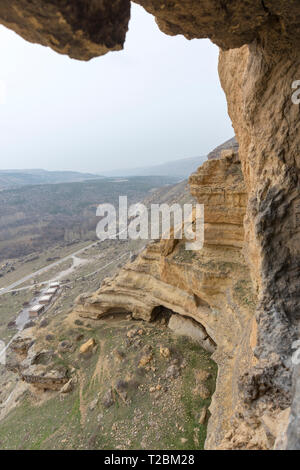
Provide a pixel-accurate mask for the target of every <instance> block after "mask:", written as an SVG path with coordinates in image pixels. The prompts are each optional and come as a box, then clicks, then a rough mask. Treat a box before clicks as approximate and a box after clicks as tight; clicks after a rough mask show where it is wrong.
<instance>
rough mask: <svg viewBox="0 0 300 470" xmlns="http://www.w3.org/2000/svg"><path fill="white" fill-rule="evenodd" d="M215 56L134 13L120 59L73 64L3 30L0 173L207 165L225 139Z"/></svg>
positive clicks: (206, 46) (227, 131) (228, 131)
mask: <svg viewBox="0 0 300 470" xmlns="http://www.w3.org/2000/svg"><path fill="white" fill-rule="evenodd" d="M217 61H218V48H217V47H216V46H214V45H213V44H212V43H211V42H209V41H208V40H193V41H187V40H186V39H185V38H183V37H182V36H177V37H169V36H166V35H164V34H163V33H162V32H161V31H159V29H158V27H157V25H156V23H155V21H154V18H153V17H152V16H150V15H149V14H147V13H146V12H145V11H144V10H143V9H142V8H141V7H138V6H137V5H133V7H132V18H131V21H130V29H129V33H128V35H127V40H126V44H125V49H124V51H122V52H112V53H109V54H107V55H106V56H104V57H99V58H96V59H93V60H92V61H90V62H80V61H75V60H72V59H69V58H68V57H66V56H61V55H59V54H56V53H55V52H53V51H52V50H50V49H48V48H45V47H42V46H39V45H34V44H30V43H28V42H26V41H24V40H23V39H22V38H20V37H19V36H17V35H16V34H15V33H13V32H11V31H9V30H7V29H5V28H4V27H2V26H0V64H1V69H0V168H1V169H8V168H45V169H47V170H78V171H92V172H97V173H101V171H105V170H110V169H115V168H129V167H136V166H145V165H146V166H148V165H151V164H153V165H155V164H158V163H161V162H166V161H168V160H175V159H180V158H185V157H194V156H197V155H204V154H206V153H208V152H209V151H210V150H212V148H213V147H215V146H216V145H218V144H220V143H222V142H223V141H224V140H226V139H228V138H230V137H232V135H233V130H232V127H231V123H230V120H229V118H228V116H227V108H226V102H225V97H224V94H223V91H222V89H221V87H220V84H219V79H218V74H217Z"/></svg>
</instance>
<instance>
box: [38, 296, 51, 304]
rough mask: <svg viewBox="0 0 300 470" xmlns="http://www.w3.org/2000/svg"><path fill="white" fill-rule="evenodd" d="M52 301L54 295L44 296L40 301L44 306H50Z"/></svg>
mask: <svg viewBox="0 0 300 470" xmlns="http://www.w3.org/2000/svg"><path fill="white" fill-rule="evenodd" d="M51 299H52V295H43V297H41V298H40V299H39V303H40V304H43V305H48V304H50V302H51Z"/></svg>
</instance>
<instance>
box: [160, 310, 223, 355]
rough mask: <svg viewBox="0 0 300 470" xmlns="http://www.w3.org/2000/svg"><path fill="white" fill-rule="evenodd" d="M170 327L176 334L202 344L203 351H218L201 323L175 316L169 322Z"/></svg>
mask: <svg viewBox="0 0 300 470" xmlns="http://www.w3.org/2000/svg"><path fill="white" fill-rule="evenodd" d="M168 327H169V328H170V329H171V330H172V331H173V332H174V333H175V334H176V335H182V336H188V337H189V338H191V339H192V340H193V341H195V342H196V343H198V344H200V346H202V347H203V349H206V350H207V351H209V352H211V353H213V352H215V350H216V345H215V344H214V342H213V341H212V340H211V338H209V336H208V334H207V332H206V331H205V329H204V328H203V326H201V325H200V324H199V323H197V322H195V321H194V320H192V319H191V318H185V317H182V316H181V315H176V314H173V315H172V316H171V318H170V320H169V323H168Z"/></svg>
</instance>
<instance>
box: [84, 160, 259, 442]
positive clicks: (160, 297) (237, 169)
mask: <svg viewBox="0 0 300 470" xmlns="http://www.w3.org/2000/svg"><path fill="white" fill-rule="evenodd" d="M190 186H191V191H192V194H193V195H194V196H195V197H196V198H197V200H198V201H199V202H200V203H204V204H205V242H204V248H203V249H202V250H200V251H187V250H186V249H185V240H161V241H160V242H153V243H150V244H149V245H148V247H147V248H146V249H145V250H144V251H143V252H142V253H141V254H140V255H139V256H138V258H137V259H135V260H134V261H133V262H132V263H129V264H127V265H126V266H125V267H124V268H123V269H122V270H121V271H120V272H119V273H118V274H117V275H116V276H115V277H114V278H112V279H106V280H105V281H104V282H103V284H102V286H101V287H100V289H99V290H98V291H97V292H96V293H94V294H91V295H87V294H83V295H82V296H80V297H79V298H78V301H77V306H76V311H77V312H78V314H79V315H80V316H81V317H84V318H93V319H97V318H102V317H105V316H106V315H110V314H118V313H124V312H126V313H131V314H132V315H133V317H134V318H139V319H144V320H146V321H155V320H156V319H157V318H159V317H161V316H165V318H166V319H167V321H169V324H170V327H171V329H172V330H174V329H175V330H176V329H177V331H178V330H179V329H181V330H182V329H184V330H185V334H187V335H189V336H191V337H193V336H194V339H196V338H195V334H196V333H195V331H194V332H192V331H191V329H193V328H194V329H195V330H197V338H198V340H200V339H201V340H202V341H201V343H200V344H201V346H202V347H204V348H205V349H207V350H208V351H210V352H214V354H213V358H214V360H215V361H216V362H217V364H218V366H219V373H218V381H217V389H216V392H215V394H214V397H213V402H212V406H211V413H212V417H211V419H210V422H209V429H210V430H213V432H211V433H210V434H209V436H210V437H209V441H208V442H209V444H208V445H209V446H210V447H211V448H216V447H217V446H218V445H220V444H221V442H222V439H223V438H224V436H225V435H226V433H227V432H228V431H229V430H230V418H231V417H232V415H233V413H234V410H235V408H236V405H237V403H238V402H239V396H240V391H239V387H238V380H237V378H238V377H239V376H240V375H241V373H242V372H244V373H246V372H247V370H248V369H249V367H251V366H252V365H253V364H254V363H255V359H254V357H253V353H252V349H251V341H252V339H251V334H252V329H253V325H254V311H255V305H256V298H255V294H254V292H253V291H252V283H251V278H250V272H249V268H248V266H247V264H246V262H245V259H244V256H243V253H242V248H243V239H244V231H243V217H244V214H245V210H246V203H247V194H246V188H245V184H244V181H243V175H242V172H241V165H240V162H239V160H238V156H237V154H233V155H230V156H225V157H223V158H221V159H219V160H210V161H207V162H205V163H204V164H203V165H202V167H200V168H199V169H198V171H197V172H196V173H195V174H193V175H192V176H191V178H190ZM178 315H180V316H181V317H182V319H183V318H190V319H192V320H193V323H192V324H189V325H186V324H185V325H178V321H177V322H176V318H177V317H178ZM170 317H171V318H170ZM176 323H177V324H176ZM174 325H175V326H174ZM201 337H202V338H201ZM198 342H200V341H198Z"/></svg>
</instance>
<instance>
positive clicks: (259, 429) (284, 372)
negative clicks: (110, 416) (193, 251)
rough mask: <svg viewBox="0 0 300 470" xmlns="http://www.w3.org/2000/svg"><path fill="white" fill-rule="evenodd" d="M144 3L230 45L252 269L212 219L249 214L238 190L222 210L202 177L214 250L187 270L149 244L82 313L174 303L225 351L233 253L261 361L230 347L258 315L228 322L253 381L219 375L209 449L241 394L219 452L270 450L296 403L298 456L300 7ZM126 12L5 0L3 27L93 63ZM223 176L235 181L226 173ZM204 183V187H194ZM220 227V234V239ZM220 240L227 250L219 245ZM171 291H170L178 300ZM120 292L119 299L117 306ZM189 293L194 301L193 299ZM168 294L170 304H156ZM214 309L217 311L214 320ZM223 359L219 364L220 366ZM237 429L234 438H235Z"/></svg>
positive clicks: (179, 28) (233, 231) (103, 1)
mask: <svg viewBox="0 0 300 470" xmlns="http://www.w3.org/2000/svg"><path fill="white" fill-rule="evenodd" d="M136 3H139V4H140V5H142V6H144V8H145V9H146V10H147V11H149V12H150V13H151V14H153V15H154V16H155V17H156V21H157V23H158V25H159V27H160V28H161V29H162V31H164V32H166V33H167V34H171V35H175V34H184V35H185V36H186V37H187V38H189V39H191V38H202V37H208V38H210V39H211V40H212V41H213V42H215V43H216V44H217V45H219V46H220V47H221V48H222V51H221V54H220V65H219V72H220V77H221V82H222V86H223V88H224V90H225V93H226V97H227V101H228V110H229V114H230V117H231V119H232V122H233V126H234V130H235V133H236V136H237V140H238V143H239V146H240V150H239V155H240V160H241V167H242V172H243V175H244V181H245V185H246V191H245V192H247V193H248V202H247V208H245V213H246V217H245V244H244V247H243V253H244V255H245V260H246V264H245V260H244V258H243V256H242V251H241V245H242V239H241V236H242V228H241V226H239V224H238V223H236V224H229V223H228V222H220V223H219V222H218V221H217V220H216V219H214V216H215V215H216V216H218V218H219V220H223V221H224V215H225V214H226V211H227V213H228V214H229V213H230V214H231V215H232V217H233V219H232V220H235V221H238V220H240V218H241V212H240V211H239V210H237V207H236V206H232V207H235V209H234V211H233V212H232V208H231V209H230V211H231V212H230V211H229V209H228V207H229V206H228V205H227V201H229V200H231V201H232V202H231V204H236V201H237V200H238V199H239V198H241V195H240V192H239V191H240V190H239V191H237V192H236V189H235V188H234V189H232V188H231V189H228V191H230V192H229V193H228V199H227V200H225V199H224V200H223V202H224V201H225V203H224V206H223V209H221V204H219V202H220V201H221V200H222V191H220V192H218V191H217V192H216V194H210V192H209V191H208V190H207V189H203V188H205V185H206V183H205V176H204V175H202V176H199V175H198V176H196V177H192V179H191V186H192V190H193V192H194V194H196V193H197V194H196V196H197V197H199V200H201V198H202V197H203V199H204V200H205V201H206V202H207V201H209V202H208V203H207V204H208V205H210V204H212V207H215V206H214V204H215V203H216V201H219V202H218V203H216V205H217V206H218V207H217V209H216V210H211V211H209V212H208V217H211V219H210V221H209V219H207V224H208V225H207V227H206V228H207V240H208V241H210V243H207V244H206V246H205V248H204V250H202V252H201V255H200V254H198V255H196V257H195V259H192V260H189V261H188V262H187V260H183V259H181V257H182V255H181V254H180V249H181V247H182V243H178V244H176V243H174V244H173V245H172V244H169V246H165V247H163V243H161V244H159V245H153V246H151V247H149V249H148V250H147V251H146V253H145V254H144V255H143V256H142V257H140V258H139V259H138V260H137V261H136V262H135V263H134V265H133V266H131V267H129V266H128V267H126V269H124V270H123V271H122V272H121V273H120V276H118V278H117V279H115V280H113V281H109V282H108V283H107V284H106V285H104V286H103V288H102V290H101V292H99V293H97V294H95V295H94V296H93V297H92V298H91V299H88V301H86V302H84V301H82V302H83V304H82V305H81V312H82V314H85V313H86V312H88V314H91V313H92V312H94V314H95V315H101V313H103V312H105V308H106V309H108V308H115V306H117V307H118V308H120V307H121V306H122V308H125V303H126V302H127V301H128V302H129V304H128V305H129V309H130V310H131V309H133V310H134V309H135V310H134V311H136V313H137V314H138V315H142V316H145V318H150V317H151V312H152V308H154V307H155V306H157V305H168V304H169V303H170V308H172V309H173V308H174V311H179V310H180V312H178V313H183V314H185V315H190V316H193V317H195V318H196V319H197V320H198V321H200V322H202V323H203V325H204V326H205V328H206V329H207V332H208V334H209V335H210V336H211V337H212V338H213V339H214V340H215V341H216V343H217V344H218V350H219V348H221V349H222V348H223V349H224V348H225V346H221V344H222V345H224V342H225V343H226V341H227V337H228V333H226V331H227V330H226V321H225V320H224V319H225V318H227V316H226V315H224V314H222V315H221V314H220V312H227V315H228V312H232V311H234V312H236V310H235V308H234V307H233V306H232V305H233V304H234V305H238V306H239V305H240V304H239V303H238V302H236V301H233V303H232V295H231V294H230V292H233V291H234V287H233V286H234V282H235V279H236V278H235V275H234V272H235V269H233V270H228V271H226V269H225V266H227V265H225V264H224V270H222V269H220V265H218V268H217V267H216V264H213V266H212V265H211V264H210V263H211V262H212V260H214V261H213V263H216V262H217V260H218V261H220V259H222V257H224V256H225V259H223V260H222V262H223V263H228V262H230V263H232V264H234V265H235V266H236V265H238V266H239V268H238V269H243V270H244V272H245V273H246V272H247V276H248V269H249V270H250V273H251V279H252V284H253V288H254V291H255V294H256V295H257V296H258V306H257V312H256V322H254V324H253V335H252V340H251V341H252V343H251V344H252V346H253V349H254V353H255V357H256V360H257V363H256V364H252V362H253V357H252V355H251V351H248V352H247V353H241V347H242V346H241V345H240V346H239V347H236V348H234V347H233V345H234V343H235V339H234V338H237V336H238V334H239V333H240V334H242V337H244V336H243V334H244V335H246V336H247V338H248V339H249V328H248V327H245V324H246V323H247V322H249V324H250V317H251V318H253V315H252V316H251V315H250V314H249V308H248V307H247V313H242V314H241V317H243V318H244V316H245V318H246V319H243V321H241V320H239V321H236V322H233V321H232V324H231V328H230V335H231V343H230V346H228V349H229V350H231V351H232V357H231V358H230V353H228V358H230V359H227V360H226V361H225V360H224V361H223V362H224V364H225V362H226V364H229V362H230V361H231V363H232V365H231V368H230V370H231V371H235V370H236V368H235V367H234V366H233V364H234V363H235V362H236V361H237V362H238V361H239V358H240V357H243V358H244V359H243V360H244V362H246V363H247V364H243V366H244V367H241V368H240V371H243V370H245V373H244V374H242V375H240V374H236V373H233V375H232V382H231V385H230V386H228V387H227V386H226V378H225V377H221V373H222V372H221V371H222V370H225V369H224V368H225V367H227V366H225V365H224V367H223V366H222V367H221V366H220V372H219V383H218V388H217V392H216V394H215V400H214V403H213V407H214V408H215V410H216V413H214V414H213V417H212V420H211V424H210V427H211V429H212V426H215V428H214V433H215V434H216V436H217V437H216V438H215V442H213V437H211V436H212V434H213V433H212V432H211V433H210V437H209V439H208V444H207V445H208V446H209V447H213V446H214V445H215V444H217V442H219V441H220V439H222V438H223V437H224V436H223V435H224V432H223V431H224V430H223V428H222V426H223V424H222V425H220V426H219V424H218V423H217V422H216V421H214V420H217V419H218V416H219V415H220V414H222V413H223V414H224V416H223V420H222V419H221V418H220V419H221V423H224V422H225V420H226V417H227V415H229V414H230V412H229V411H228V410H231V411H232V406H231V405H228V403H227V404H226V405H224V404H222V405H221V404H220V403H221V402H222V399H223V400H225V398H224V395H226V396H227V395H228V398H227V400H228V401H231V402H232V403H233V398H232V397H233V396H234V398H235V393H236V390H237V387H239V394H238V396H239V397H241V399H242V401H243V403H244V404H243V405H242V411H241V412H239V414H238V415H237V416H236V419H235V421H234V423H232V425H229V424H228V426H231V428H232V429H231V431H230V432H231V434H230V432H229V434H228V435H227V437H226V439H225V441H224V442H223V444H220V446H221V445H224V446H225V447H226V446H227V447H229V448H230V447H241V448H244V447H246V446H247V445H248V446H249V445H250V447H251V445H253V446H254V447H263V448H265V447H272V445H273V444H274V442H273V441H274V437H276V436H277V435H279V434H280V433H281V431H279V429H277V427H276V426H275V425H274V420H275V421H276V419H275V418H276V417H277V418H278V416H279V410H282V411H280V419H282V420H283V424H284V420H285V421H286V420H287V415H288V411H287V410H288V407H289V406H290V405H291V406H292V411H291V417H290V423H289V427H288V431H287V432H286V433H284V431H283V434H285V436H286V440H285V442H283V441H282V442H281V444H278V443H277V444H276V445H281V446H283V447H285V448H297V447H298V448H299V447H300V436H299V419H300V417H299V403H300V385H299V383H300V378H299V370H298V371H297V370H296V368H294V365H293V363H292V361H291V356H292V352H293V349H292V344H293V341H294V340H295V339H297V338H298V337H299V330H298V325H299V317H300V313H299V312H300V309H299V303H300V298H299V297H300V292H299V277H300V238H299V237H300V235H299V233H300V225H299V214H300V209H299V208H300V194H299V193H300V191H299V187H300V184H299V167H300V161H299V155H300V152H299V139H300V133H299V106H298V105H295V104H293V103H292V101H291V95H292V89H291V85H292V82H293V81H294V80H299V79H300V52H299V51H300V3H299V1H298V0H264V1H261V0H252V1H249V0H231V1H227V0H201V1H199V0H181V1H177V2H170V1H167V0H137V1H136ZM129 9H130V2H129V0H115V1H111V0H93V1H90V2H84V1H83V0H82V1H78V0H76V1H75V0H70V1H69V2H61V1H58V0H56V1H52V2H49V1H41V0H34V1H32V2H27V1H25V0H15V1H14V2H11V1H9V0H3V1H2V2H1V6H0V21H1V23H3V24H4V25H6V26H7V27H10V28H11V29H13V30H15V31H16V32H17V33H19V34H20V35H22V36H23V37H24V38H25V39H27V40H29V41H34V42H39V43H41V44H44V45H47V46H50V47H52V48H53V49H54V50H56V51H58V52H61V53H65V54H69V55H70V56H71V57H76V58H78V59H83V60H86V59H89V58H91V57H95V56H97V55H101V54H104V53H106V52H108V51H109V50H117V49H120V48H121V47H122V46H123V42H124V38H125V33H126V30H127V27H128V20H129V14H130V13H129ZM234 48H235V49H234ZM206 169H207V167H206ZM224 175H226V178H231V176H230V175H228V173H224ZM224 177H225V176H224ZM197 178H198V183H199V184H198V183H196V182H197ZM199 178H200V180H199ZM201 178H202V182H201ZM193 181H194V182H193ZM230 181H231V180H230ZM202 183H203V187H202ZM216 184H217V183H216ZM199 185H200V186H201V189H199V187H200V186H199ZM197 187H198V189H197ZM214 190H215V189H213V190H212V191H214ZM201 191H203V192H202V193H201ZM223 196H224V194H223ZM222 218H223V219H222ZM222 223H223V224H224V234H225V235H224V240H223V237H222V230H221V229H222V227H221V224H222ZM210 224H211V226H210ZM218 224H219V225H218ZM213 225H214V227H213ZM231 225H232V226H231ZM212 228H214V229H216V232H215V234H216V235H214V231H213V230H211V229H212ZM219 229H220V230H219ZM214 236H216V239H215V240H214ZM222 240H223V241H224V244H223V246H222V244H220V242H221V241H222ZM214 242H215V243H214ZM226 243H227V244H228V245H226ZM233 243H234V245H233ZM225 246H226V247H227V248H226V250H225V249H224V247H225ZM227 255H228V256H229V255H230V256H229V258H226V256H227ZM176 256H177V259H176ZM219 256H220V259H219V258H218V257H219ZM143 257H144V258H143ZM178 257H179V258H178ZM199 257H200V258H199ZM175 261H176V262H175ZM205 266H206V269H205V268H204V267H205ZM241 266H242V267H243V268H241ZM138 272H139V273H140V274H139V275H138V274H137V273H138ZM240 276H241V274H239V277H238V278H239V279H240ZM247 279H248V278H247ZM247 282H248V281H247ZM249 284H250V281H249ZM133 285H135V289H134V288H133ZM114 286H119V295H117V294H114V292H115V290H114ZM139 286H140V289H139ZM167 286H171V287H167ZM225 286H226V287H225ZM168 289H171V290H172V292H173V294H172V295H171V293H170V290H168ZM129 292H130V295H129ZM141 292H142V293H143V296H142V295H141ZM174 292H175V293H176V295H175V293H174ZM114 295H116V296H117V297H116V302H115V301H113V300H112V297H113V296H114ZM147 296H148V297H147ZM193 296H196V297H195V299H194V303H193V301H192V299H193V298H194V297H193ZM126 298H127V300H125V299H126ZM164 298H165V299H166V301H165V302H164V303H163V302H160V301H161V300H163V299H164ZM179 298H180V299H181V300H179ZM121 299H123V300H122V301H121ZM143 299H147V302H145V301H143ZM151 299H152V300H151ZM158 301H159V302H160V303H159V304H157V302H158ZM105 302H106V304H107V305H106V307H105ZM148 302H149V303H150V304H149V305H148ZM197 303H199V305H197ZM119 304H120V305H119ZM176 305H177V310H176V308H175V307H176ZM229 305H230V307H229ZM127 307H128V306H127ZM196 307H197V308H196ZM221 307H222V308H221ZM218 308H220V311H219V310H217V309H218ZM239 308H241V307H239ZM215 309H216V311H217V312H218V314H214V312H215ZM244 310H245V309H244ZM244 310H243V312H244ZM97 312H98V313H97ZM205 312H206V313H205ZM208 312H209V313H208ZM230 315H231V314H230ZM232 315H233V317H234V318H235V319H237V318H240V316H239V315H237V314H236V313H234V314H232ZM221 319H223V320H224V322H223V320H222V322H221ZM204 320H205V321H204ZM214 321H216V322H217V321H220V322H221V323H220V324H219V325H220V328H223V329H224V332H223V334H222V335H221V333H219V334H220V335H221V336H222V338H223V337H224V338H226V341H225V340H224V341H221V342H220V338H219V337H218V338H217V337H216V336H215V337H214V334H216V333H214V332H215V329H214V328H213V323H214ZM245 322H246V323H245ZM227 329H229V328H227ZM245 331H247V334H246V333H245ZM248 339H247V341H248ZM247 341H246V340H245V344H246V343H247ZM242 343H243V341H242ZM245 347H246V346H245ZM218 350H217V353H215V354H216V355H218V354H219V353H218ZM246 358H247V359H246ZM221 362H222V361H221V360H220V359H219V358H218V363H219V364H221ZM246 369H247V370H246ZM293 374H294V385H293V387H292V375H293ZM229 375H230V374H229ZM229 375H228V376H229ZM221 380H224V387H225V388H224V392H225V391H226V394H225V393H224V395H223V398H222V397H221V396H220V395H219V392H218V390H220V381H221ZM229 380H231V379H229ZM218 403H219V404H220V405H218ZM218 406H219V409H218V410H217V407H218ZM247 407H248V408H247ZM246 408H247V409H246ZM282 413H284V415H282ZM218 426H219V427H218ZM221 428H222V429H221ZM236 428H237V429H238V431H236V432H235V431H234V429H236ZM220 429H221V431H220ZM264 433H265V434H266V433H267V435H268V436H271V438H270V437H269V438H268V440H267V441H268V442H267V441H266V440H265V438H264V437H263V436H264V435H265V434H264ZM237 436H240V437H239V438H237ZM255 436H257V439H256V437H255ZM251 439H254V441H255V439H256V440H257V442H254V441H251ZM249 442H250V444H249ZM251 442H252V444H251ZM218 445H219V444H218Z"/></svg>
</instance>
